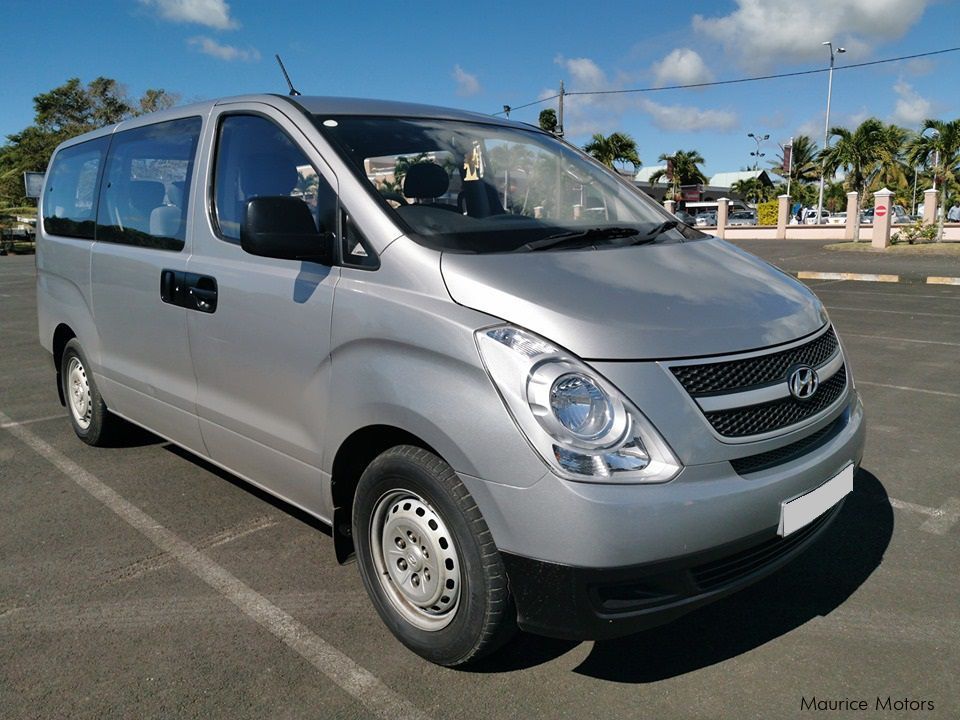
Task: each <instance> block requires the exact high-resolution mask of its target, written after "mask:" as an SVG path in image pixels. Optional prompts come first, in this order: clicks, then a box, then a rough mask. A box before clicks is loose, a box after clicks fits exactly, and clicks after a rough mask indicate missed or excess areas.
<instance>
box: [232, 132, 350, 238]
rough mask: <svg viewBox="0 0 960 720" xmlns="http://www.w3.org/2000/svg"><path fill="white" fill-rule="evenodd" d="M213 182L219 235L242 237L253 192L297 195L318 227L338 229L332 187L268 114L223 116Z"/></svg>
mask: <svg viewBox="0 0 960 720" xmlns="http://www.w3.org/2000/svg"><path fill="white" fill-rule="evenodd" d="M213 183H214V187H213V197H214V216H215V218H216V223H217V226H218V227H219V229H220V237H222V238H223V239H224V240H226V241H228V242H233V243H239V242H240V221H241V219H242V218H243V214H244V213H245V212H246V205H247V201H248V200H250V199H251V198H255V197H275V196H284V195H285V196H293V197H298V198H300V199H301V200H302V201H303V202H304V203H306V204H307V206H308V207H309V208H310V212H311V214H312V215H313V219H314V222H316V224H317V229H318V230H319V231H321V232H332V233H336V232H337V194H336V192H335V191H334V189H333V188H332V187H330V184H329V183H328V182H327V181H326V180H324V178H323V177H322V176H321V175H320V174H319V173H318V172H317V169H316V168H315V167H314V166H313V165H312V164H311V163H310V161H309V160H308V159H307V156H306V155H305V154H304V153H303V151H302V150H301V149H300V148H299V147H298V146H297V145H296V144H295V143H294V142H293V140H291V139H290V138H289V137H288V136H287V134H286V133H285V132H283V130H281V129H280V128H279V127H278V126H276V125H275V124H273V123H272V122H270V121H269V120H267V119H266V118H263V117H260V116H258V115H227V116H226V117H224V118H223V120H222V121H221V123H220V132H219V138H218V140H217V159H216V172H215V174H214V181H213Z"/></svg>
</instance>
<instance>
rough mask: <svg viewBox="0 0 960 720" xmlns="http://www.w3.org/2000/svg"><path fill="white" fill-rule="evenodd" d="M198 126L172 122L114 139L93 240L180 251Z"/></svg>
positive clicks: (196, 120)
mask: <svg viewBox="0 0 960 720" xmlns="http://www.w3.org/2000/svg"><path fill="white" fill-rule="evenodd" d="M201 125H202V121H201V120H200V118H198V117H192V118H183V119H181V120H171V121H169V122H163V123H156V124H154V125H145V126H143V127H138V128H134V129H132V130H124V131H122V132H118V133H116V134H114V136H113V142H112V143H111V145H110V157H109V159H108V161H107V166H106V171H105V172H104V177H103V186H102V190H101V201H100V209H99V212H98V214H97V240H102V241H106V242H115V243H123V244H125V245H138V246H141V247H151V248H158V249H161V250H182V249H183V245H184V239H185V237H186V226H187V208H188V203H189V198H190V179H191V177H192V175H193V162H194V157H195V156H196V151H197V143H198V141H199V139H200V128H201Z"/></svg>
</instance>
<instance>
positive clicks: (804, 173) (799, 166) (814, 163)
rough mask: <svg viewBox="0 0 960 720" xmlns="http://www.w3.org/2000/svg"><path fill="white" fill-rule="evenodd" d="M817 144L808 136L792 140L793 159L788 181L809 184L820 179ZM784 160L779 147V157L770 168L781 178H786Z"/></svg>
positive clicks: (799, 136) (781, 148)
mask: <svg viewBox="0 0 960 720" xmlns="http://www.w3.org/2000/svg"><path fill="white" fill-rule="evenodd" d="M818 154H819V153H818V148H817V144H816V143H815V142H814V141H813V140H811V139H810V137H809V136H808V135H798V136H797V137H795V138H794V139H793V157H792V159H791V161H790V179H791V180H792V181H793V182H801V183H809V182H814V181H815V180H818V179H819V178H820V162H819V161H818V158H817V155H818ZM786 164H787V163H786V159H785V158H784V149H783V145H781V146H780V157H779V159H778V160H777V161H775V162H771V163H770V166H771V167H772V168H773V170H774V171H776V173H777V174H778V175H780V176H781V177H787V168H786Z"/></svg>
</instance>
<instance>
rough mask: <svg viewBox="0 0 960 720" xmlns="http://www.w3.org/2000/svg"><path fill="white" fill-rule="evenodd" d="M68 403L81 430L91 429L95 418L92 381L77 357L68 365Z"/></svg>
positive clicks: (71, 359)
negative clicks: (92, 419) (91, 392)
mask: <svg viewBox="0 0 960 720" xmlns="http://www.w3.org/2000/svg"><path fill="white" fill-rule="evenodd" d="M67 401H68V402H69V404H70V414H71V415H73V419H74V422H76V423H77V425H78V426H79V427H80V429H81V430H86V429H87V428H89V427H90V420H91V418H92V417H93V400H92V399H91V398H90V381H89V380H88V379H87V371H86V369H85V368H84V367H83V363H81V362H80V359H79V358H77V357H72V358H70V362H69V364H68V365H67Z"/></svg>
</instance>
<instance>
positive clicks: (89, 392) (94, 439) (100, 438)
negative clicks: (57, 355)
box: [60, 338, 119, 445]
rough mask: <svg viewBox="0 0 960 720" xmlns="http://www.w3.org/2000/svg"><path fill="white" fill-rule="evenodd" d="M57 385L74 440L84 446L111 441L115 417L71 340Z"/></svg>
mask: <svg viewBox="0 0 960 720" xmlns="http://www.w3.org/2000/svg"><path fill="white" fill-rule="evenodd" d="M60 383H61V389H62V390H63V397H64V400H66V403H67V410H68V411H69V415H70V424H71V425H73V431H74V432H75V433H76V434H77V437H78V438H80V439H81V440H83V441H84V442H85V443H87V444H88V445H105V444H107V443H108V442H109V441H110V440H111V439H113V438H114V436H115V434H116V432H117V427H118V425H119V418H117V417H115V416H114V415H111V414H110V411H109V410H107V405H106V403H105V402H104V401H103V398H102V397H101V396H100V391H99V390H98V389H97V384H96V383H95V382H94V380H93V374H92V372H91V370H90V365H89V363H87V359H86V357H85V356H84V354H83V350H82V349H81V348H80V342H79V341H78V340H77V339H76V338H73V339H72V340H70V341H69V342H68V343H67V344H66V346H65V347H64V349H63V357H62V358H61V360H60Z"/></svg>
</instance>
